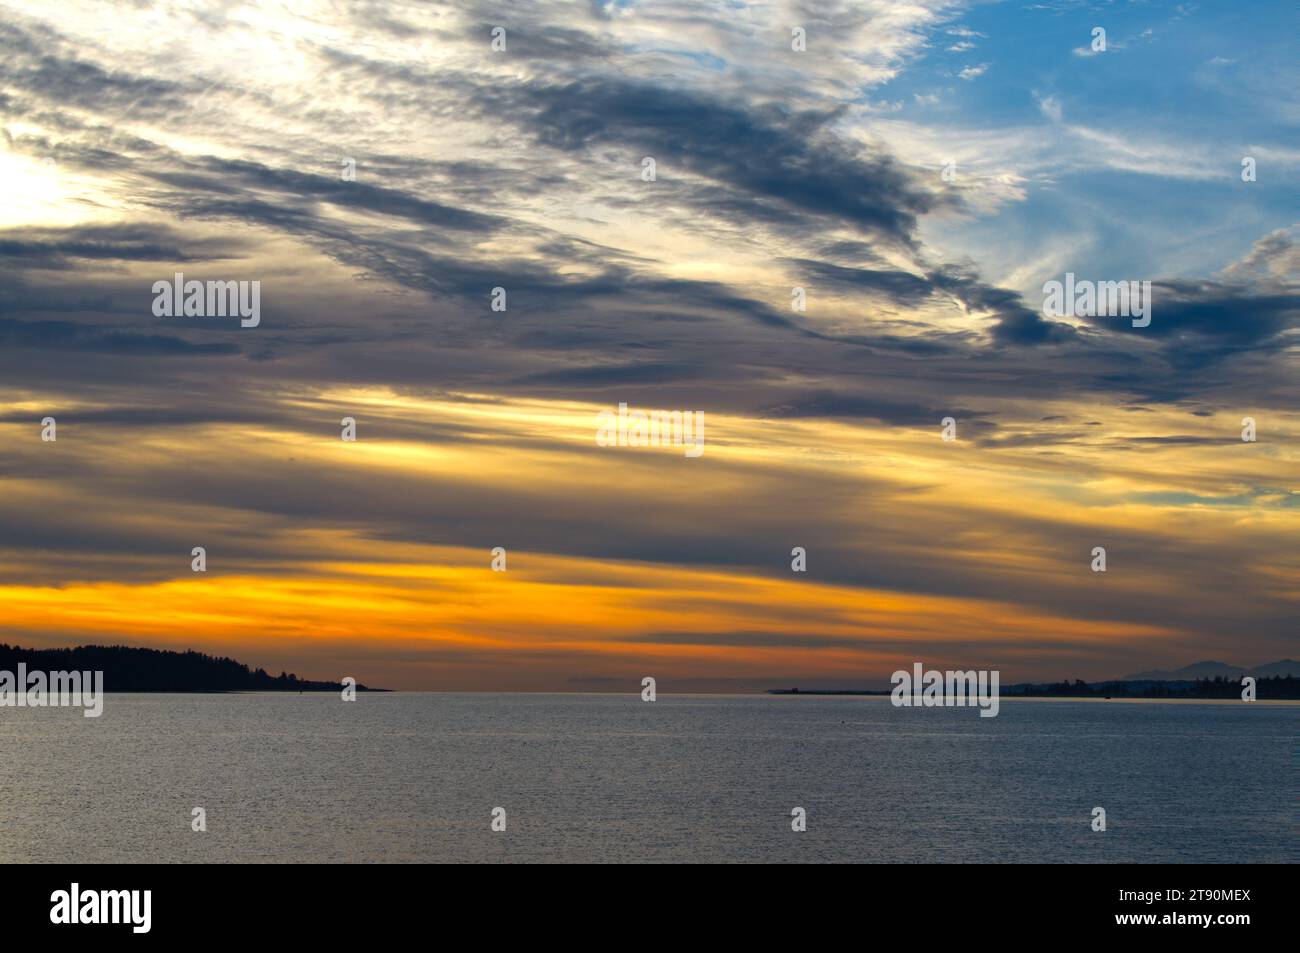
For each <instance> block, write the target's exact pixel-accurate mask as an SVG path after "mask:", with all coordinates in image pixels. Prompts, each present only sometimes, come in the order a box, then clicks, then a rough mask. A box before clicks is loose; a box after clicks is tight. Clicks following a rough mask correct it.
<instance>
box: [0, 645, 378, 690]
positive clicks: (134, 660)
mask: <svg viewBox="0 0 1300 953" xmlns="http://www.w3.org/2000/svg"><path fill="white" fill-rule="evenodd" d="M19 662H22V663H24V664H25V665H26V666H27V669H28V671H43V672H57V671H74V670H76V671H82V672H86V671H91V672H94V671H101V672H103V673H104V690H105V691H109V692H298V691H302V692H337V691H342V690H343V685H342V684H341V683H339V682H310V681H307V680H305V679H300V678H299V677H298V676H297V675H292V674H288V673H285V672H281V673H280V674H279V675H278V676H275V675H270V674H268V673H267V672H266V670H265V669H260V668H259V669H256V670H253V669H250V668H249V667H248V666H247V665H244V664H243V663H242V662H236V661H235V660H234V659H230V658H216V657H214V656H211V655H204V654H203V653H202V652H195V651H193V650H190V651H187V652H169V651H164V650H160V649H144V648H132V647H128V646H125V645H82V646H78V647H77V648H72V649H24V648H19V647H18V646H9V645H3V644H0V669H2V670H6V671H10V672H17V669H18V663H19ZM357 691H359V692H364V691H382V689H368V688H366V687H365V686H364V685H357Z"/></svg>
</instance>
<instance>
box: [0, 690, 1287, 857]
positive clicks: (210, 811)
mask: <svg viewBox="0 0 1300 953" xmlns="http://www.w3.org/2000/svg"><path fill="white" fill-rule="evenodd" d="M1297 711H1300V709H1298V708H1297V707H1296V706H1294V705H1286V704H1270V703H1266V702H1255V703H1252V704H1246V703H1242V702H1235V703H1233V702H1230V703H1160V702H1147V703H1132V702H1118V701H1113V702H1069V701H1024V700H1021V701H1015V700H1010V701H1009V700H1005V699H1004V700H1003V703H1002V708H1001V713H1000V714H999V716H998V717H996V718H980V717H978V713H977V711H976V710H974V709H965V708H960V709H896V708H893V707H892V706H891V705H890V704H889V701H888V699H887V698H878V697H872V698H847V697H845V698H837V697H830V698H826V697H822V698H814V697H808V696H804V697H772V696H665V695H660V696H659V700H658V701H656V702H653V703H648V702H642V701H641V700H640V697H639V695H637V694H629V695H626V696H623V695H619V696H615V695H513V694H497V695H493V694H463V695H458V694H391V695H361V696H359V698H358V700H357V701H356V702H355V703H346V702H343V701H341V700H340V699H339V698H338V696H336V695H332V694H329V695H312V694H304V695H297V694H292V695H289V694H250V695H110V696H108V698H107V700H106V706H105V711H104V715H103V716H102V717H101V718H99V719H97V720H96V719H88V718H83V717H82V715H81V713H80V710H77V709H44V710H42V709H36V710H32V709H14V708H5V709H0V758H2V759H3V760H0V764H3V765H4V768H3V770H2V771H0V862H4V863H12V862H19V861H43V862H44V861H50V862H52V861H62V862H100V861H128V862H130V861H163V862H172V861H351V862H355V861H540V860H556V861H686V860H692V861H890V862H893V861H930V862H932V861H977V862H989V861H994V862H1000V861H1038V862H1083V863H1092V862H1129V861H1144V862H1166V861H1173V862H1179V861H1221V862H1269V861H1271V862H1282V861H1295V860H1296V859H1297V850H1296V837H1295V833H1296V828H1295V810H1296V794H1297V786H1296V773H1295V762H1294V760H1293V759H1294V757H1295V743H1296V735H1295V727H1296V722H1295V717H1296V714H1297ZM196 806H201V807H203V808H205V809H206V811H207V825H208V830H207V832H206V833H194V832H192V831H191V830H190V821H191V810H192V808H194V807H196ZM497 806H501V807H504V808H505V809H506V812H507V830H506V832H505V833H493V832H492V831H491V830H490V822H491V811H492V809H493V808H494V807H497ZM795 806H800V807H803V808H805V809H806V810H807V816H808V822H807V824H808V828H807V831H806V832H803V833H795V832H793V831H792V830H791V828H790V822H791V814H790V812H791V808H793V807H795ZM1095 806H1102V807H1104V808H1105V809H1106V813H1107V826H1108V830H1107V831H1106V832H1105V833H1095V832H1093V831H1092V830H1091V827H1090V825H1091V819H1092V813H1091V812H1092V809H1093V807H1095Z"/></svg>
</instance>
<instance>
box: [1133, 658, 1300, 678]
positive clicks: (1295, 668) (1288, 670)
mask: <svg viewBox="0 0 1300 953" xmlns="http://www.w3.org/2000/svg"><path fill="white" fill-rule="evenodd" d="M1243 675H1253V676H1255V677H1256V678H1283V677H1286V676H1287V675H1290V676H1292V677H1295V678H1300V662H1297V661H1295V660H1294V659H1289V658H1288V659H1282V660H1281V661H1280V662H1270V663H1269V664H1267V665H1257V666H1255V667H1254V668H1241V667H1240V666H1237V665H1227V664H1225V663H1223V662H1209V661H1207V662H1193V663H1192V664H1191V665H1184V666H1183V667H1182V668H1176V669H1173V670H1172V671H1164V670H1162V669H1155V670H1153V671H1150V672H1137V673H1135V674H1133V675H1125V676H1124V677H1123V678H1121V679H1119V681H1121V682H1191V681H1195V680H1196V679H1198V678H1240V677H1241V676H1243Z"/></svg>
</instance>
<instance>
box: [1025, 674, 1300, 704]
mask: <svg viewBox="0 0 1300 953" xmlns="http://www.w3.org/2000/svg"><path fill="white" fill-rule="evenodd" d="M1241 691H1242V684H1241V678H1240V677H1239V676H1238V677H1234V678H1225V677H1223V676H1222V675H1219V676H1216V677H1215V678H1198V679H1196V680H1195V681H1186V682H1092V683H1088V682H1084V681H1081V680H1080V679H1077V678H1076V679H1075V680H1074V681H1073V682H1070V681H1063V682H1054V683H1052V684H1049V685H1016V686H1014V687H1013V688H1010V689H1008V690H1007V691H1006V692H1005V694H1007V695H1028V696H1053V695H1059V696H1067V697H1070V698H1105V697H1107V696H1109V697H1111V698H1240V697H1241ZM1255 697H1256V698H1258V699H1260V700H1261V701H1268V700H1270V699H1273V700H1277V699H1289V698H1300V679H1297V678H1295V677H1293V676H1291V675H1287V676H1284V677H1283V676H1278V677H1275V678H1257V679H1256V680H1255Z"/></svg>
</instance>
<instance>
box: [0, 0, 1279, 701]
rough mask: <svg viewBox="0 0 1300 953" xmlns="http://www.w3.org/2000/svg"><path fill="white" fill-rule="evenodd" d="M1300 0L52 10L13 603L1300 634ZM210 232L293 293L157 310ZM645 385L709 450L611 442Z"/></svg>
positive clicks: (275, 629) (813, 644) (657, 643)
mask: <svg viewBox="0 0 1300 953" xmlns="http://www.w3.org/2000/svg"><path fill="white" fill-rule="evenodd" d="M1297 27H1300V13H1298V11H1297V7H1296V6H1295V5H1294V4H1293V3H1287V2H1276V3H1274V2H1268V0H1264V2H1259V3H1252V4H1249V5H1245V4H1241V3H1237V2H1215V3H1176V4H1175V3H1161V2H1141V3H1139V2H1132V3H1126V2H1112V3H1083V2H1078V3H1076V2H1044V3H1015V2H1009V3H983V2H981V3H958V2H939V0H908V2H894V0H866V2H854V3H839V2H818V3H815V4H814V3H800V2H773V3H740V2H709V0H689V2H671V0H664V2H646V3H638V2H623V0H615V2H581V3H576V2H575V3H563V2H554V0H547V2H544V3H526V2H512V3H482V4H479V3H473V2H453V3H428V4H424V3H421V4H415V3H402V2H343V0H337V2H317V3H312V2H297V0H295V2H279V3H272V2H266V3H256V4H248V3H235V2H230V3H220V2H207V3H196V2H170V3H146V2H118V3H85V2H77V0H67V2H61V3H59V4H57V5H41V4H28V3H13V2H8V0H3V2H0V448H2V452H0V490H2V492H0V641H4V642H8V643H10V644H20V645H32V646H64V645H78V644H87V643H99V644H102V643H113V644H127V645H147V646H154V647H161V648H177V649H184V648H195V649H199V650H201V651H207V652H212V653H216V654H221V655H230V656H233V657H235V658H237V659H239V660H240V661H244V662H247V663H249V664H251V665H253V666H262V667H265V668H267V669H268V670H271V671H272V672H273V673H274V672H278V671H280V670H282V669H284V670H289V671H294V672H297V673H298V674H299V675H301V676H305V677H310V678H328V679H330V680H338V679H340V678H342V677H344V676H352V677H356V678H358V679H359V680H361V681H362V682H363V683H368V684H372V685H381V686H385V687H389V688H398V689H412V690H529V691H639V690H640V685H641V679H642V678H644V677H646V676H651V677H654V678H656V680H657V684H658V690H659V691H665V692H672V691H746V690H761V689H765V688H772V687H790V686H792V685H799V686H803V687H822V688H828V687H863V686H877V687H878V686H881V685H887V684H888V680H889V675H890V673H891V672H892V671H894V670H895V669H897V668H907V669H909V670H910V668H911V666H912V663H913V662H916V661H920V662H922V663H924V664H925V665H926V666H933V667H938V668H961V669H972V668H973V669H997V670H1000V671H1001V673H1002V681H1003V683H1004V684H1007V683H1011V682H1017V681H1043V680H1049V679H1052V680H1059V679H1061V678H1067V677H1068V678H1076V677H1078V678H1084V679H1099V678H1106V677H1115V676H1120V675H1123V674H1126V673H1129V672H1134V671H1138V670H1142V669H1150V668H1170V667H1177V666H1180V665H1183V664H1187V663H1190V662H1193V661H1197V660H1200V659H1207V658H1212V659H1218V660H1222V661H1226V662H1229V663H1232V664H1238V665H1243V666H1251V665H1256V664H1260V663H1264V662H1269V661H1273V660H1276V659H1280V658H1284V657H1291V656H1294V655H1295V654H1296V653H1295V646H1296V637H1297V628H1298V621H1300V544H1298V541H1300V505H1298V503H1297V500H1298V499H1300V496H1298V495H1297V482H1298V477H1300V449H1298V448H1297V439H1298V438H1300V399H1298V398H1300V394H1298V393H1297V383H1296V382H1297V375H1296V371H1297V365H1298V364H1300V360H1298V359H1297V343H1298V342H1300V332H1298V328H1300V283H1298V281H1300V277H1298V276H1300V268H1298V267H1297V265H1298V264H1300V251H1298V250H1297V240H1298V239H1300V232H1298V231H1297V226H1296V221H1297V218H1298V216H1297V204H1296V195H1297V185H1298V184H1300V136H1298V135H1297V127H1298V126H1300V102H1298V100H1297V96H1296V90H1297V89H1298V88H1300V82H1298V81H1300V67H1298V66H1297V63H1296V58H1295V55H1294V37H1295V36H1296V35H1297ZM497 28H500V29H497ZM1096 28H1101V29H1102V30H1104V31H1105V34H1104V35H1105V49H1097V48H1096V39H1095V35H1096V34H1095V31H1096ZM798 31H802V32H801V33H800V32H798ZM494 33H495V34H496V43H495V46H496V47H497V48H494ZM800 41H802V46H803V48H802V49H796V48H795V47H796V46H799V45H800ZM502 46H503V47H504V48H501V47H502ZM647 158H649V159H652V160H653V167H652V168H653V175H652V176H651V175H650V174H649V172H648V169H650V166H649V164H647V163H646V161H645V160H646V159H647ZM1247 165H1248V166H1249V167H1250V172H1249V173H1248V172H1247V170H1246V166H1247ZM1252 173H1253V174H1252ZM177 272H180V273H182V274H183V275H184V276H185V278H186V279H187V280H199V281H246V282H254V281H255V282H258V283H259V284H258V287H259V289H260V299H259V300H260V313H259V321H258V323H257V324H256V326H247V327H246V326H242V323H241V321H240V320H239V318H238V317H237V316H236V317H223V316H215V315H213V316H200V315H189V316H185V315H178V316H167V315H165V314H164V315H159V314H158V313H157V308H156V307H155V304H156V302H155V298H156V292H155V290H154V286H155V283H156V282H160V281H162V282H171V281H172V280H173V277H174V275H175V274H176V273H177ZM1067 273H1070V274H1072V275H1074V276H1075V277H1076V278H1077V279H1078V280H1081V281H1098V282H1101V281H1139V282H1145V281H1149V282H1150V283H1151V285H1150V287H1151V297H1150V302H1151V321H1150V324H1149V325H1148V326H1146V327H1135V326H1134V325H1133V322H1131V321H1130V320H1129V318H1127V317H1124V316H1106V315H1088V314H1084V315H1081V316H1068V317H1063V316H1059V315H1057V314H1055V313H1049V312H1048V311H1047V310H1045V308H1044V303H1043V299H1044V292H1043V288H1044V283H1045V282H1048V281H1052V280H1059V281H1063V280H1064V279H1065V275H1066V274H1067ZM494 289H503V290H504V293H505V294H504V310H500V309H494V303H499V299H498V296H497V294H496V293H495V292H494ZM795 289H802V295H801V297H802V302H803V307H802V309H800V308H799V307H797V306H796V305H797V304H798V303H799V302H798V300H797V299H798V298H799V297H800V295H798V294H797V293H796V291H795ZM621 403H625V404H627V405H628V406H629V408H631V409H632V410H638V409H639V410H642V411H651V410H663V411H681V412H683V413H684V414H694V415H699V414H702V415H703V421H704V424H705V431H704V433H705V437H704V441H705V442H704V445H703V452H701V453H699V454H698V455H695V456H690V455H687V454H686V453H684V452H683V451H682V448H681V447H645V446H607V445H605V446H603V445H601V442H600V441H598V440H597V430H598V425H597V421H598V420H599V419H600V415H601V414H602V413H609V412H617V408H618V405H619V404H621ZM47 417H53V418H54V420H55V432H54V437H55V439H53V440H50V439H47V437H48V432H47V428H46V427H45V425H44V424H43V423H42V422H43V421H44V420H45V418H47ZM345 417H350V418H352V419H353V420H354V421H355V433H356V439H355V440H344V439H342V437H343V426H342V421H343V418H345ZM1247 417H1249V418H1251V419H1252V420H1253V421H1254V428H1255V434H1254V436H1255V439H1254V440H1244V439H1243V427H1244V426H1245V425H1244V424H1243V420H1244V418H1247ZM945 418H951V421H952V425H951V426H950V427H948V428H947V433H946V434H945V426H944V423H943V421H944V420H945ZM688 419H689V418H688ZM697 419H698V418H697ZM945 435H946V436H948V437H954V436H955V439H945ZM194 547H202V548H203V549H204V551H205V554H206V571H203V572H195V571H193V569H194V566H193V561H192V552H193V548H194ZM497 547H500V548H501V549H502V550H504V552H505V556H504V559H505V566H504V570H501V567H500V565H499V563H500V559H499V557H494V556H493V552H492V551H493V549H494V548H497ZM796 547H800V548H802V550H803V552H804V556H803V563H804V567H803V571H795V568H794V567H795V564H796V558H795V556H794V555H793V551H794V549H795V548H796ZM1097 547H1101V548H1103V549H1104V550H1105V559H1106V568H1105V571H1104V572H1101V571H1095V569H1094V567H1095V566H1096V565H1097V563H1096V556H1095V552H1094V551H1095V549H1096V548H1097ZM494 559H495V560H496V561H497V562H498V568H497V569H494V568H493V562H494Z"/></svg>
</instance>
